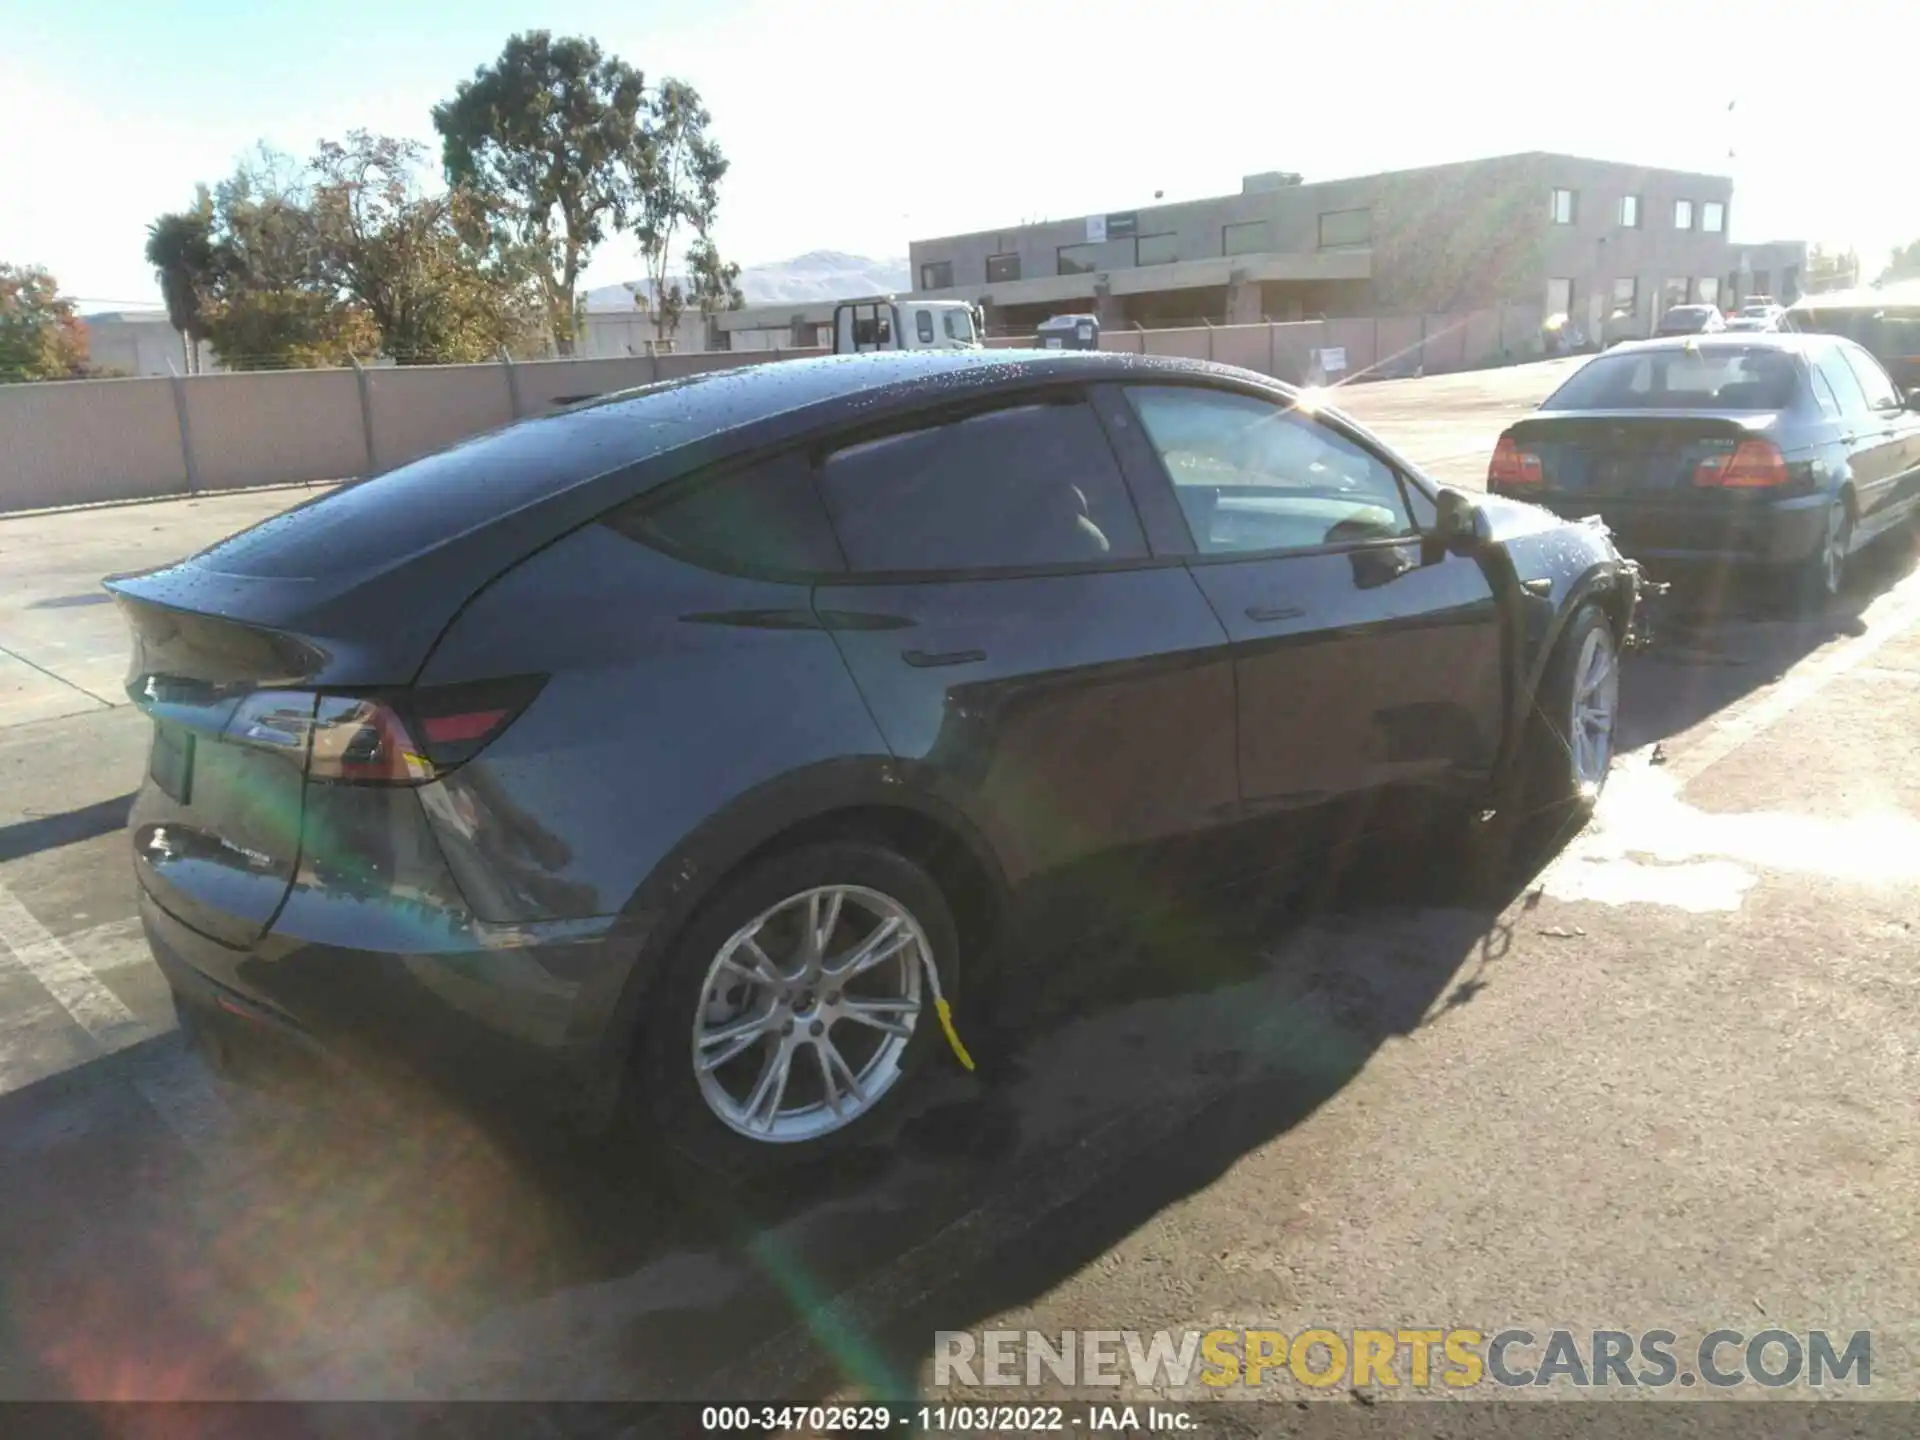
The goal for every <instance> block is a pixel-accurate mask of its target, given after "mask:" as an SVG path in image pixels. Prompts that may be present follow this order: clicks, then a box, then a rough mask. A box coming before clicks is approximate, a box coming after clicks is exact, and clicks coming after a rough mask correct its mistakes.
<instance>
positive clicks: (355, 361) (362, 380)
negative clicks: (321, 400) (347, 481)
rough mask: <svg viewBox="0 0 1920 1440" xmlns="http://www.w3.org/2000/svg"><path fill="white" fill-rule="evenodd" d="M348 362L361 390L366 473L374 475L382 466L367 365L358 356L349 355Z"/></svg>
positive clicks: (361, 435) (361, 428) (361, 433)
mask: <svg viewBox="0 0 1920 1440" xmlns="http://www.w3.org/2000/svg"><path fill="white" fill-rule="evenodd" d="M347 363H348V364H350V365H352V366H353V383H354V387H355V388H356V389H357V390H358V391H359V392H360V439H361V441H362V442H363V443H364V444H365V446H366V449H367V469H366V473H367V474H369V475H372V474H374V473H376V472H377V471H378V470H379V468H380V460H379V457H378V456H377V455H375V454H374V449H373V397H372V396H371V395H370V394H369V393H368V389H369V387H368V383H367V371H366V367H365V366H364V365H362V364H361V363H360V359H359V357H358V356H355V355H349V356H348V357H347Z"/></svg>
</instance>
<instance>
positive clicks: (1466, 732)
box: [1126, 385, 1504, 864]
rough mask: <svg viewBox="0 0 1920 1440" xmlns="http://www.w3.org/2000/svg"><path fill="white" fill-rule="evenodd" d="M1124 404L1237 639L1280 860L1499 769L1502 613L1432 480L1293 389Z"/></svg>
mask: <svg viewBox="0 0 1920 1440" xmlns="http://www.w3.org/2000/svg"><path fill="white" fill-rule="evenodd" d="M1126 399H1127V402H1128V404H1129V406H1130V408H1131V410H1132V412H1133V414H1134V415H1135V416H1136V417H1137V421H1138V430H1139V433H1140V434H1141V436H1142V437H1143V439H1144V441H1145V442H1146V446H1147V448H1149V449H1150V450H1151V451H1152V452H1153V454H1154V456H1155V457H1156V459H1157V470H1158V476H1157V479H1158V483H1159V484H1160V485H1161V486H1162V487H1163V488H1164V489H1170V491H1171V495H1172V499H1173V509H1174V512H1175V513H1176V514H1177V515H1178V516H1179V517H1180V520H1181V521H1183V522H1184V530H1185V538H1186V540H1187V542H1188V550H1189V561H1188V563H1189V566H1190V568H1191V570H1192V572H1193V575H1194V578H1195V580H1196V581H1197V582H1198V583H1199V586H1200V588H1201V590H1202V591H1203V592H1204V593H1205V595H1206V596H1207V599H1208V601H1209V602H1210V603H1211V604H1212V606H1213V609H1214V612H1215V613H1216V614H1217V615H1218V616H1219V617H1220V620H1221V623H1222V624H1223V625H1224V626H1225V627H1226V629H1227V632H1228V634H1229V635H1230V636H1231V637H1232V639H1233V644H1234V657H1235V674H1236V679H1237V682H1238V703H1239V707H1240V737H1239V756H1240V788H1241V799H1242V803H1243V805H1244V806H1245V807H1246V811H1247V814H1248V817H1249V818H1250V820H1255V821H1259V822H1261V824H1262V829H1263V831H1264V832H1265V833H1264V835H1263V839H1264V841H1265V842H1266V843H1267V844H1269V845H1271V846H1272V847H1273V853H1274V858H1275V861H1276V863H1279V864H1288V863H1293V862H1296V861H1299V860H1306V859H1311V858H1312V857H1313V855H1314V854H1315V853H1316V852H1321V851H1325V850H1327V849H1329V848H1331V847H1333V846H1335V845H1336V844H1339V843H1341V842H1344V841H1347V840H1351V839H1354V838H1357V837H1358V836H1360V835H1363V834H1366V833H1369V832H1373V831H1377V830H1380V829H1383V828H1386V827H1388V826H1392V825H1396V824H1398V823H1400V822H1403V821H1406V820H1410V819H1413V818H1417V817H1418V816H1420V815H1423V814H1425V813H1427V812H1428V811H1429V810H1430V808H1431V806H1432V805H1433V803H1434V802H1435V801H1437V800H1447V799H1453V798H1457V797H1459V796H1460V795H1461V794H1462V792H1463V791H1466V790H1468V789H1470V788H1471V787H1473V786H1475V785H1477V784H1479V783H1481V782H1483V781H1484V780H1485V778H1486V777H1487V776H1488V774H1489V773H1490V772H1491V769H1492V767H1493V764H1494V759H1495V755H1496V753H1497V751H1498V749H1499V745H1500V736H1501V729H1502V706H1503V703H1504V685H1503V681H1502V669H1501V665H1502V658H1501V652H1502V645H1501V626H1500V618H1499V611H1498V608H1497V606H1496V604H1495V600H1494V594H1493V589H1492V586H1491V585H1490V583H1489V582H1488V579H1487V577H1486V575H1485V573H1484V572H1483V571H1482V569H1481V568H1480V566H1479V564H1478V563H1477V562H1475V561H1473V560H1471V559H1468V558H1463V557H1460V556H1456V555H1450V554H1445V553H1443V552H1442V551H1440V550H1439V549H1437V548H1435V547H1429V546H1427V545H1425V544H1424V543H1423V539H1422V531H1421V524H1420V523H1419V521H1422V520H1423V521H1426V522H1427V523H1429V524H1430V523H1431V520H1432V516H1433V502H1432V498H1431V496H1430V495H1429V494H1428V492H1426V491H1425V490H1424V489H1422V488H1420V487H1419V486H1418V485H1416V484H1414V483H1413V482H1412V481H1411V479H1410V478H1409V477H1407V476H1404V475H1403V474H1401V473H1400V472H1399V471H1398V470H1397V468H1396V467H1395V466H1394V465H1392V464H1391V463H1389V462H1388V461H1387V460H1386V459H1385V458H1384V457H1383V456H1382V455H1381V454H1380V453H1378V452H1377V451H1376V450H1375V449H1374V448H1372V446H1370V445H1369V444H1368V443H1367V442H1366V441H1365V440H1363V439H1362V438H1360V437H1359V436H1358V435H1357V434H1356V433H1354V432H1352V431H1350V430H1348V429H1347V428H1346V427H1344V426H1343V425H1341V424H1338V423H1336V422H1334V421H1332V420H1330V419H1328V418H1326V417H1322V416H1316V415H1314V414H1311V413H1309V412H1307V411H1305V410H1303V409H1299V408H1296V407H1293V406H1291V405H1289V404H1287V403H1286V402H1285V401H1283V400H1282V399H1280V398H1278V397H1274V396H1270V395H1259V394H1253V393H1248V392H1242V391H1233V390H1226V389H1214V388H1208V387H1199V386H1190V385H1137V386H1128V387H1126ZM1416 509H1417V511H1418V519H1417V518H1416V513H1415V512H1416Z"/></svg>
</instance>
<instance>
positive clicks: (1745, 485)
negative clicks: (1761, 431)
mask: <svg viewBox="0 0 1920 1440" xmlns="http://www.w3.org/2000/svg"><path fill="white" fill-rule="evenodd" d="M1791 478H1792V477H1791V476H1790V475H1789V473H1788V471H1787V457H1786V456H1784V455H1782V454H1781V453H1780V447H1779V446H1778V445H1776V444H1774V443H1773V441H1771V440H1742V441H1741V442H1740V443H1739V445H1737V446H1736V447H1734V449H1733V450H1732V451H1730V452H1729V453H1727V454H1725V455H1713V456H1710V457H1708V458H1707V459H1705V460H1702V461H1701V462H1700V463H1699V465H1697V466H1696V467H1694V472H1693V483H1694V484H1695V485H1698V486H1702V487H1705V488H1708V489H1715V490H1766V489H1773V488H1775V487H1778V486H1781V485H1785V484H1786V483H1787V482H1788V481H1789V480H1790V479H1791Z"/></svg>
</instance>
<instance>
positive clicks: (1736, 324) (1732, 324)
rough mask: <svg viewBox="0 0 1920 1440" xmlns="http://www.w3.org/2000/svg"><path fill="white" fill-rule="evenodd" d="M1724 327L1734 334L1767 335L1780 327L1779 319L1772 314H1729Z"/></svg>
mask: <svg viewBox="0 0 1920 1440" xmlns="http://www.w3.org/2000/svg"><path fill="white" fill-rule="evenodd" d="M1726 328H1727V329H1728V330H1729V331H1730V332H1732V333H1735V334H1743V335H1768V334H1772V333H1773V332H1774V331H1776V330H1778V329H1779V328H1780V321H1779V318H1778V317H1777V316H1774V315H1748V314H1745V313H1742V314H1739V315H1730V316H1728V317H1727V325H1726Z"/></svg>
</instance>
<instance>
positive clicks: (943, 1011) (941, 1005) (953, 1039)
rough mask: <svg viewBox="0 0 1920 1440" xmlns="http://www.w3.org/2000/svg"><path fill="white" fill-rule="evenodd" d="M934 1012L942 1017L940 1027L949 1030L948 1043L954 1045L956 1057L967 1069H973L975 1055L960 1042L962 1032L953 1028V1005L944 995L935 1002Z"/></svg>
mask: <svg viewBox="0 0 1920 1440" xmlns="http://www.w3.org/2000/svg"><path fill="white" fill-rule="evenodd" d="M933 1008H934V1013H936V1014H937V1015H939V1017H940V1028H941V1029H942V1030H944V1031H946V1032H947V1044H949V1045H951V1046H952V1047H953V1054H954V1058H955V1059H956V1060H958V1061H959V1062H960V1063H961V1064H962V1065H963V1066H965V1067H966V1068H967V1069H969V1070H971V1069H973V1057H972V1056H971V1055H969V1054H967V1047H966V1046H964V1045H962V1044H961V1043H960V1032H959V1031H958V1030H955V1029H954V1028H953V1007H952V1006H951V1005H949V1004H947V1000H946V997H945V996H944V995H942V996H938V997H936V998H935V999H934V1002H933Z"/></svg>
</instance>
